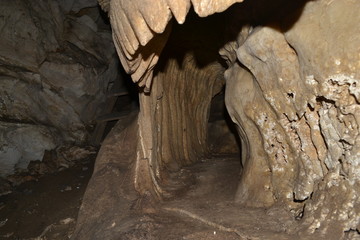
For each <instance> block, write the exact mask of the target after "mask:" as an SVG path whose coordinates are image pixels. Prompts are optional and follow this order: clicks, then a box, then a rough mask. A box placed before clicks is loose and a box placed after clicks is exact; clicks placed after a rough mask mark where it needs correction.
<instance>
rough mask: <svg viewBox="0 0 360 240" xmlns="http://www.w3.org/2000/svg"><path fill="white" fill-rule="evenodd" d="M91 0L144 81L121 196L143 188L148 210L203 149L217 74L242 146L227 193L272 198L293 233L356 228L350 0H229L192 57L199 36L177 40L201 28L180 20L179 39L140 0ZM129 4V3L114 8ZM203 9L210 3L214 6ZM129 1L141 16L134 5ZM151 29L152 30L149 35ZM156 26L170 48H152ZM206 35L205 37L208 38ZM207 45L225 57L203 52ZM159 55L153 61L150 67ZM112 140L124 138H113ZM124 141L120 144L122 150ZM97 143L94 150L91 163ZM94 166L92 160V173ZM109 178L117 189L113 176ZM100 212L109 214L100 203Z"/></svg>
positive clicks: (357, 72)
mask: <svg viewBox="0 0 360 240" xmlns="http://www.w3.org/2000/svg"><path fill="white" fill-rule="evenodd" d="M101 2H102V4H103V7H104V8H107V9H110V10H109V11H110V18H111V20H112V23H113V27H114V35H113V36H114V40H115V44H116V45H117V50H118V53H119V55H120V58H122V63H123V64H125V68H126V69H127V70H128V71H129V73H131V74H133V78H134V80H135V81H138V80H139V79H140V86H146V87H147V88H148V89H146V90H147V91H141V92H140V113H139V116H138V119H137V123H138V128H137V129H135V128H134V126H133V125H132V127H131V128H129V129H130V130H132V132H136V136H135V134H134V138H136V140H137V142H136V144H135V143H134V142H132V144H133V145H136V147H137V149H136V153H135V152H133V153H132V155H131V154H129V155H126V157H132V158H133V159H132V161H131V163H128V164H129V166H130V167H129V168H128V170H127V172H126V173H124V174H125V175H126V176H131V177H129V178H128V179H127V181H126V183H129V184H127V185H126V191H128V192H126V193H124V195H125V196H129V197H128V198H129V199H131V200H133V198H134V195H133V194H135V195H136V193H135V190H136V191H137V193H139V196H143V198H144V199H146V204H144V206H145V207H144V208H143V209H145V210H146V212H147V213H148V212H152V211H156V210H154V209H153V208H152V205H151V204H150V203H152V201H153V200H154V199H155V202H156V199H162V198H167V197H173V196H174V195H172V194H173V192H172V190H173V188H172V187H173V186H171V184H167V183H168V182H167V180H168V174H169V172H171V171H176V170H179V169H181V167H183V166H185V165H188V164H191V163H193V162H195V161H197V160H199V158H201V157H202V156H205V155H206V154H207V153H208V148H207V147H206V140H207V137H206V136H207V134H206V129H207V127H206V126H207V119H208V112H209V107H210V102H211V99H212V97H213V96H214V95H215V94H216V93H218V92H219V89H221V87H222V86H223V84H225V103H226V107H227V110H228V112H229V115H230V117H231V119H232V121H233V122H234V123H235V124H236V126H237V130H238V134H239V136H240V138H241V147H242V157H241V163H242V167H243V169H242V173H241V176H240V181H239V185H238V188H237V193H236V195H235V196H234V199H235V202H236V203H238V204H239V206H247V207H263V208H265V207H266V208H270V207H274V206H276V207H278V206H280V207H283V208H284V209H286V211H287V212H289V213H292V214H293V219H295V218H296V219H297V220H299V221H297V223H296V224H294V228H293V229H294V232H296V233H297V234H298V235H297V236H301V237H302V238H304V239H311V238H312V237H313V236H312V235H311V234H315V235H316V237H320V238H329V239H342V238H345V237H347V238H352V237H354V238H356V237H358V232H359V231H360V200H359V199H360V151H359V147H360V145H359V144H360V142H359V127H358V126H359V123H360V122H359V121H360V118H359V116H360V115H359V114H360V111H359V109H360V107H359V104H360V100H359V87H358V84H359V79H360V55H359V52H360V36H359V30H360V19H359V18H360V17H359V15H358V9H359V8H360V3H359V2H357V1H353V0H344V1H334V0H319V1H308V2H305V1H304V2H302V3H303V4H302V5H303V6H297V8H296V11H291V12H287V11H288V10H289V9H290V8H287V7H288V5H286V4H284V6H285V7H283V8H281V9H280V11H279V12H275V8H277V7H278V6H282V4H281V3H284V2H281V1H275V3H280V4H275V5H274V6H273V7H272V8H269V9H270V10H268V11H274V12H275V14H273V15H272V14H271V12H270V13H265V12H266V11H264V8H263V7H261V6H262V5H261V4H260V3H264V2H263V1H259V2H257V3H259V5H257V4H256V1H254V2H255V4H251V3H246V2H245V3H241V4H239V5H237V6H236V7H234V8H232V9H231V10H230V11H227V12H225V15H224V16H226V17H223V18H221V17H220V18H218V19H217V24H219V25H221V23H223V24H224V26H226V25H227V27H223V28H218V27H214V26H216V24H213V25H211V27H212V32H215V33H217V34H218V35H217V36H219V35H220V36H222V37H223V38H222V39H216V38H211V37H210V36H211V34H210V35H204V36H205V37H208V39H206V40H205V41H206V43H202V45H204V46H206V47H205V49H207V50H208V51H199V52H200V56H205V57H204V58H203V59H210V60H211V61H203V62H202V61H196V60H197V56H198V55H197V52H196V51H195V50H196V49H198V48H199V46H200V45H201V44H200V45H198V46H195V48H189V47H184V46H192V47H194V45H191V44H193V42H195V41H200V39H196V38H192V37H193V36H195V35H197V34H199V32H201V31H197V30H195V31H194V30H193V31H189V32H187V34H189V36H191V39H192V40H194V41H188V42H187V40H186V38H181V37H180V36H181V33H182V32H181V29H180V30H179V29H176V26H175V27H174V26H173V29H171V28H170V26H169V25H166V24H164V22H162V23H161V24H160V23H159V24H160V25H156V23H157V21H156V20H154V19H151V17H150V15H148V14H146V13H147V12H145V11H146V10H148V9H147V1H144V5H143V6H142V7H141V8H140V7H139V6H138V2H141V1H138V2H136V3H127V2H126V3H125V2H124V1H119V0H113V1H110V2H109V1H101ZM178 2H179V4H178V5H177V7H179V9H180V10H181V11H182V12H181V14H185V15H186V12H187V10H186V9H187V8H188V5H186V4H185V5H182V4H181V3H182V2H181V1H178ZM192 2H193V4H195V2H198V1H192ZM210 2H211V1H210ZM224 2H226V4H228V3H229V1H224ZM145 3H146V4H145ZM158 3H159V5H156V6H151V8H150V7H149V9H150V10H151V11H153V12H155V13H156V11H158V10H159V9H163V7H164V6H167V5H166V3H165V2H164V1H159V2H158ZM160 3H162V4H165V5H162V4H160ZM213 4H214V2H213ZM226 4H225V5H226ZM264 4H265V3H264ZM175 5H176V4H175ZM175 5H174V8H175ZM225 5H224V6H225ZM290 5H291V4H290ZM199 6H200V5H199ZM209 6H212V5H211V4H210V5H209ZM266 6H267V5H266ZM135 7H139V9H135ZM156 7H158V8H156ZM155 8H156V9H155ZM279 8H280V7H279ZM129 9H132V10H134V9H135V10H138V11H135V10H134V12H126V11H129ZM169 9H171V11H173V12H174V15H175V17H176V18H177V20H178V21H179V19H183V18H184V17H181V16H182V15H179V14H180V12H176V11H175V10H173V9H172V8H166V10H165V11H163V12H162V14H165V15H164V16H163V15H159V17H160V16H162V17H163V18H164V19H166V21H169V19H170V16H171V15H170V13H169V11H170V10H169ZM215 9H217V10H214V12H216V11H218V9H225V7H224V8H219V7H215ZM150 10H149V11H150ZM180 10H179V11H180ZM195 10H196V6H195ZM142 11H144V12H142ZM140 12H142V13H143V15H144V17H143V18H140V17H139V16H140V15H141V14H140ZM252 13H253V14H252ZM278 13H279V14H278ZM124 14H125V15H124ZM277 14H278V15H277ZM275 15H276V16H275ZM126 17H127V18H126ZM148 18H149V19H148ZM124 19H127V21H125V20H124ZM144 19H145V20H144ZM349 19H351V20H349ZM122 20H124V21H122ZM164 21H165V20H164ZM181 21H182V20H181ZM181 21H179V22H181ZM146 23H147V24H146ZM193 26H195V25H193ZM145 27H146V29H143V28H145ZM150 28H151V29H152V30H153V31H151V30H150ZM174 29H176V30H174ZM195 29H196V28H195ZM171 30H173V32H172V33H171ZM202 30H203V29H202ZM161 32H164V33H163V34H162V35H158V34H159V33H161ZM174 32H175V33H174ZM155 33H156V34H155ZM176 33H177V34H178V35H176ZM179 33H180V34H179ZM172 34H175V35H172ZM184 34H185V32H184ZM215 35H216V34H215ZM154 36H155V37H154ZM174 36H175V37H174ZM227 36H232V37H227ZM160 38H161V39H160ZM168 38H169V39H170V40H169V42H168V46H167V47H169V46H170V47H169V48H170V49H171V51H169V49H167V48H166V47H165V50H164V52H163V55H161V56H160V53H161V51H162V50H163V47H164V46H165V41H166V39H168ZM189 38H190V37H189ZM176 40H177V41H176ZM203 40H204V39H203ZM200 42H201V41H200ZM146 43H148V44H146ZM174 43H176V44H174ZM181 43H182V44H183V45H181ZM211 44H215V45H216V44H217V45H216V47H214V48H210V47H208V46H210V45H211ZM140 45H143V46H142V47H139V46H140ZM194 49H195V50H194ZM177 50H178V51H177ZM214 51H216V52H219V53H220V54H219V55H221V57H222V58H223V59H225V60H226V64H224V63H223V62H222V61H220V60H219V59H218V58H217V57H213V56H207V55H206V53H207V52H211V53H214ZM169 52H170V53H174V52H176V55H177V56H176V57H174V58H172V55H171V54H169ZM181 52H183V53H182V54H179V53H181ZM204 54H205V55H204ZM159 56H160V60H159V63H160V64H159V65H157V66H156V67H155V64H156V63H157V61H158V58H159ZM179 56H181V57H179ZM126 64H127V65H126ZM225 65H227V66H225ZM225 69H226V70H225ZM153 70H154V75H152V73H153ZM134 76H135V77H134ZM149 79H150V80H151V81H148V80H149ZM224 79H225V83H224ZM150 82H152V85H150ZM150 87H151V89H150ZM150 90H151V91H150ZM148 91H150V92H148ZM145 92H146V93H145ZM134 129H135V130H134ZM119 134H120V133H119ZM122 134H125V132H123V133H122ZM125 135H126V134H125ZM119 136H122V135H119ZM126 137H127V136H126ZM123 145H125V143H124V142H122V143H121V145H119V147H120V148H121V146H123ZM105 148H108V146H107V147H104V149H105ZM125 150H126V149H125ZM104 151H106V150H104ZM112 151H114V150H112ZM128 152H129V150H128V149H127V151H125V153H126V154H127V153H128ZM118 153H119V152H118ZM105 155H106V154H104V153H102V154H101V156H100V157H99V161H100V162H101V164H103V163H104V156H105ZM99 166H100V165H99ZM101 167H104V166H103V165H101ZM100 169H102V168H97V170H95V171H96V173H95V176H97V177H98V178H99V174H100V172H101V171H100ZM103 171H104V172H105V170H103ZM103 176H104V178H105V177H106V176H105V175H101V177H103ZM94 181H95V180H94ZM101 181H104V180H103V179H102V180H101ZM111 181H116V180H114V179H113V178H112V179H111ZM104 182H106V183H109V182H107V181H104ZM96 187H98V185H97V183H96V182H92V183H90V185H89V189H90V190H89V192H88V195H87V198H86V199H85V200H84V201H85V203H84V205H83V206H84V209H83V210H82V211H83V212H84V215H83V216H86V213H87V212H89V211H88V210H86V209H85V208H86V207H88V205H87V203H89V202H91V201H92V199H95V198H96V194H94V192H96V193H98V192H97V191H95V190H94V189H95V188H96ZM119 189H120V190H119V191H125V187H122V186H120V187H119ZM129 189H131V190H129ZM91 191H93V192H91ZM109 191H110V190H109ZM130 193H131V194H130ZM127 194H128V195H127ZM149 196H151V197H149ZM125 198H126V197H125ZM140 198H141V197H140ZM149 199H151V200H149ZM111 200H113V198H112V197H111ZM128 201H130V200H128ZM144 201H145V200H144ZM149 202H150V203H149ZM112 204H113V203H112ZM128 205H129V203H128V202H126V204H125V205H124V206H123V208H122V209H121V210H122V211H124V212H125V213H127V214H129V212H128V211H127V210H126V208H127V207H128ZM149 205H151V207H148V206H149ZM140 209H141V207H140ZM149 209H150V210H149ZM188 215H191V214H188ZM80 216H81V215H80ZM106 216H107V217H109V213H108V211H107V212H106ZM117 217H118V216H117ZM110 218H111V217H110ZM194 218H195V217H194ZM80 219H81V223H82V224H87V225H91V223H90V222H87V221H86V217H83V218H80ZM109 221H110V220H109ZM119 221H125V220H119ZM78 229H81V226H80V225H79V227H78ZM119 231H120V230H119ZM78 233H79V234H80V232H79V231H78ZM80 235H81V234H80ZM80 235H77V236H80ZM315 235H314V236H315ZM83 239H86V238H83Z"/></svg>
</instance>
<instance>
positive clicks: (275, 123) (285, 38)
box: [225, 0, 360, 239]
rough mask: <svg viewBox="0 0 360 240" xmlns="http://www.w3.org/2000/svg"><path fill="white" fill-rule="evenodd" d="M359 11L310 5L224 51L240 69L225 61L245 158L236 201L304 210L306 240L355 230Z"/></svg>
mask: <svg viewBox="0 0 360 240" xmlns="http://www.w3.org/2000/svg"><path fill="white" fill-rule="evenodd" d="M359 7H360V5H359V3H358V2H354V1H341V2H340V1H327V0H323V1H315V2H309V3H307V4H306V6H305V8H304V10H303V12H302V13H301V15H300V17H299V19H296V22H295V23H294V25H293V26H291V27H289V26H288V23H289V22H286V20H283V22H284V23H286V24H281V22H280V24H279V25H277V26H276V25H271V26H264V27H257V28H255V29H252V30H249V31H248V32H245V33H244V32H241V33H240V35H239V37H238V40H237V42H236V43H235V44H234V43H233V45H232V46H233V49H235V51H236V56H237V59H238V60H239V62H240V63H241V64H242V65H243V66H245V67H246V68H244V67H241V66H240V65H239V64H238V63H237V62H236V61H233V65H231V66H230V68H229V69H228V70H227V71H226V72H225V77H226V84H227V91H226V94H227V98H226V100H227V102H226V104H227V107H228V109H229V113H230V116H231V117H232V119H233V120H234V122H236V123H237V124H238V126H239V129H240V130H239V133H240V135H241V136H242V137H243V139H245V145H247V146H248V149H247V150H248V152H249V154H248V155H247V156H245V159H243V162H244V172H243V174H242V180H241V182H240V185H239V190H238V193H237V196H236V198H237V200H238V201H239V202H242V203H245V204H249V203H250V204H251V205H253V204H255V205H265V206H266V205H268V204H272V203H274V202H286V203H287V204H288V205H289V206H290V208H296V204H294V201H297V202H303V203H305V208H304V212H303V214H304V218H303V225H304V226H306V227H304V228H306V229H307V231H308V233H314V232H315V231H316V233H320V234H322V235H323V236H327V237H331V238H334V237H335V238H334V239H340V238H341V237H343V236H344V234H345V232H346V231H355V230H356V229H357V230H359V224H360V208H359V207H360V202H359V199H360V198H359V194H360V188H359V178H360V174H359V170H360V169H359V166H360V165H359V164H360V158H359V141H358V124H359V122H358V118H359V116H358V114H359V112H358V111H357V109H358V107H359V99H358V87H357V84H358V79H359V75H360V58H359V54H358V53H359V50H360V38H359V33H358V29H360V25H359V21H355V22H354V24H349V22H348V19H353V20H355V19H358V18H359V17H358V15H357V11H354V9H358V8H359ZM288 21H289V20H288ZM227 49H231V48H229V47H227ZM227 55H228V59H231V56H233V55H234V52H232V53H231V51H230V53H229V54H227ZM235 96H237V97H235ZM259 143H261V144H259ZM254 176H257V177H256V178H254ZM264 193H266V194H264ZM254 199H255V201H254ZM305 235H306V234H305Z"/></svg>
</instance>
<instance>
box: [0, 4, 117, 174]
mask: <svg viewBox="0 0 360 240" xmlns="http://www.w3.org/2000/svg"><path fill="white" fill-rule="evenodd" d="M101 15H102V13H101V12H100V8H99V6H98V4H97V2H96V1H73V0H67V1H56V0H52V1H27V0H17V1H1V3H0V26H1V30H0V35H1V38H0V46H1V47H0V129H1V131H0V149H1V150H0V175H2V176H5V175H8V174H11V173H12V172H13V170H14V168H20V169H21V168H26V166H27V164H28V163H29V161H32V160H41V159H42V156H43V153H44V150H50V149H54V148H56V147H57V146H59V145H62V144H65V143H75V144H84V143H86V142H87V141H88V140H89V132H90V130H91V126H92V124H94V120H95V119H96V117H98V116H99V115H100V114H101V109H102V108H103V106H104V104H105V101H106V96H105V94H106V91H107V88H108V86H109V83H111V82H113V81H115V80H117V79H119V61H118V59H117V55H116V52H115V48H114V46H113V43H112V37H111V29H110V26H109V24H108V23H107V22H106V21H107V20H106V16H105V18H104V16H101Z"/></svg>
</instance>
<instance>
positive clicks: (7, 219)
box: [0, 156, 95, 240]
mask: <svg viewBox="0 0 360 240" xmlns="http://www.w3.org/2000/svg"><path fill="white" fill-rule="evenodd" d="M94 161H95V156H91V157H88V158H86V159H83V160H80V161H79V162H77V163H75V165H74V166H72V167H70V168H67V169H64V170H62V171H57V172H54V173H51V174H50V173H47V174H44V175H41V176H32V175H29V174H22V175H21V176H16V177H17V178H18V180H20V181H21V182H22V181H24V182H23V183H21V184H20V185H18V186H14V187H12V188H11V189H10V191H11V193H8V194H3V195H1V196H0V239H4V240H5V239H34V240H42V239H51V240H64V239H69V236H70V235H71V234H72V232H73V231H74V228H75V223H76V218H77V214H78V211H79V207H80V204H81V200H82V197H83V195H84V192H85V189H86V186H87V183H88V181H89V179H90V177H91V174H92V170H93V165H94ZM0 188H1V186H0Z"/></svg>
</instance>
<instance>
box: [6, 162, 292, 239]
mask: <svg viewBox="0 0 360 240" xmlns="http://www.w3.org/2000/svg"><path fill="white" fill-rule="evenodd" d="M92 168H93V159H87V160H86V161H83V162H80V163H79V164H76V165H75V166H73V167H71V168H69V169H66V170H63V171H61V172H57V173H55V174H48V175H45V176H42V177H41V178H39V179H38V180H37V181H29V182H25V183H23V184H21V185H19V186H18V187H15V188H14V189H13V191H12V193H10V194H6V195H3V196H0V217H1V218H0V239H39V240H40V239H53V240H62V239H69V237H70V236H71V234H72V232H73V231H74V227H75V223H76V217H77V212H78V210H79V207H80V204H81V200H82V197H83V194H84V191H85V188H86V185H87V182H88V180H89V179H90V177H91V172H92ZM239 172H240V165H239V157H238V156H233V155H231V156H230V155H227V156H224V155H223V156H216V157H212V158H210V159H204V160H202V161H201V162H199V163H196V164H194V165H192V166H189V167H185V168H183V169H182V170H181V171H180V172H179V173H176V174H175V175H176V176H175V177H176V178H177V180H176V183H175V184H181V183H184V185H186V186H187V187H186V188H185V189H186V190H182V191H179V192H176V195H175V196H174V197H173V198H169V199H166V200H163V201H162V202H161V203H160V204H156V205H155V207H150V208H149V209H146V208H145V209H144V211H142V214H141V215H140V216H139V215H137V220H136V221H137V224H136V225H135V226H131V227H130V228H128V230H127V231H125V232H123V233H122V234H121V236H119V239H166V240H167V239H169V240H171V239H194V240H195V239H197V240H201V239H207V240H210V239H229V240H231V239H247V238H248V239H297V238H296V236H293V235H292V234H291V230H290V229H291V226H292V225H294V220H293V219H291V218H290V217H289V216H288V215H287V214H286V213H285V212H282V211H281V210H280V208H278V209H277V208H272V209H264V208H243V207H240V206H237V205H235V204H234V203H233V197H234V194H235V192H236V186H237V183H238V178H239ZM173 177H174V176H173ZM189 179H190V180H189ZM189 185H190V187H189Z"/></svg>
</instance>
